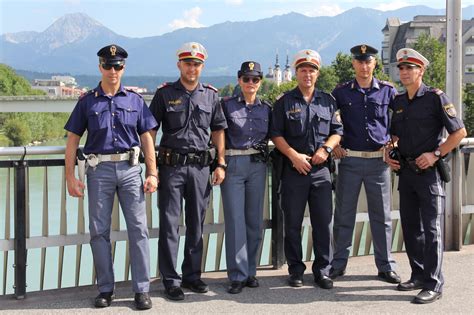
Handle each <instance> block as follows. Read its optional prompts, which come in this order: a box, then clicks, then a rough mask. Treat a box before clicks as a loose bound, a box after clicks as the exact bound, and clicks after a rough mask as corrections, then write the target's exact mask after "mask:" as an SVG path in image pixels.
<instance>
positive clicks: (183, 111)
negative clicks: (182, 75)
mask: <svg viewBox="0 0 474 315" xmlns="http://www.w3.org/2000/svg"><path fill="white" fill-rule="evenodd" d="M150 110H151V112H152V113H153V116H155V118H156V120H157V122H158V128H159V127H160V125H161V124H162V131H163V136H162V137H161V142H160V146H161V147H165V148H170V149H173V150H175V151H178V152H180V153H189V152H199V151H205V150H207V149H208V146H209V140H210V131H216V130H221V129H225V128H227V123H226V119H225V117H224V114H223V112H222V108H221V105H220V102H219V97H218V95H217V89H215V88H214V87H212V86H210V85H207V84H201V83H199V84H198V86H197V87H196V89H195V90H194V91H192V92H189V91H187V90H186V88H185V87H184V86H183V85H182V84H181V81H180V80H178V81H176V82H173V83H166V84H164V85H162V86H160V87H159V88H158V89H157V91H156V93H155V96H154V97H153V100H152V101H151V105H150Z"/></svg>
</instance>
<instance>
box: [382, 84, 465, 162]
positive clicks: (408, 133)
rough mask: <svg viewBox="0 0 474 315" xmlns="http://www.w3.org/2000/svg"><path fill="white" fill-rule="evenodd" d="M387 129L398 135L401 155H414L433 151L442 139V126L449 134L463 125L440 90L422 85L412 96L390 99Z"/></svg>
mask: <svg viewBox="0 0 474 315" xmlns="http://www.w3.org/2000/svg"><path fill="white" fill-rule="evenodd" d="M392 108H393V116H392V124H391V128H390V131H391V133H392V134H393V135H395V136H397V137H398V138H399V140H398V147H399V149H400V153H401V154H402V155H403V156H404V157H411V158H416V157H418V156H419V155H420V154H422V153H424V152H432V151H435V150H436V149H437V148H438V146H439V144H440V141H441V139H442V131H443V127H445V128H446V130H447V131H448V133H453V132H454V131H456V130H459V129H461V128H464V124H463V122H462V120H461V119H459V118H458V117H456V110H455V108H454V105H453V104H452V103H451V102H450V100H449V99H448V97H447V95H446V94H444V92H442V91H441V90H438V89H433V88H430V87H427V86H426V85H425V84H423V83H422V84H421V86H420V88H419V89H418V91H417V93H416V95H415V97H414V98H413V99H412V100H409V99H408V93H403V94H399V95H397V96H396V97H395V99H394V100H393V102H392Z"/></svg>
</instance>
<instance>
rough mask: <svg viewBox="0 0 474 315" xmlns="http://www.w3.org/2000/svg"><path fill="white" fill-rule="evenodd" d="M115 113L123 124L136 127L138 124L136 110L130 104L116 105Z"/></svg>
mask: <svg viewBox="0 0 474 315" xmlns="http://www.w3.org/2000/svg"><path fill="white" fill-rule="evenodd" d="M117 115H118V118H119V120H120V122H121V123H122V124H124V125H127V126H133V127H136V126H137V124H138V110H137V109H136V108H133V107H132V106H127V105H117Z"/></svg>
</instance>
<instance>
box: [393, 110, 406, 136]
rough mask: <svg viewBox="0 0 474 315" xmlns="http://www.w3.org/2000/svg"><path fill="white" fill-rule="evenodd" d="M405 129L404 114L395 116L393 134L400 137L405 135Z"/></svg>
mask: <svg viewBox="0 0 474 315" xmlns="http://www.w3.org/2000/svg"><path fill="white" fill-rule="evenodd" d="M403 129H404V128H403V114H393V116H392V121H391V131H392V133H393V134H394V135H397V136H400V135H402V133H403Z"/></svg>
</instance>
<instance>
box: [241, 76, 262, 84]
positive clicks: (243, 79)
mask: <svg viewBox="0 0 474 315" xmlns="http://www.w3.org/2000/svg"><path fill="white" fill-rule="evenodd" d="M242 81H243V82H244V83H249V82H250V81H252V83H253V84H257V83H258V82H260V78H258V77H242Z"/></svg>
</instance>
